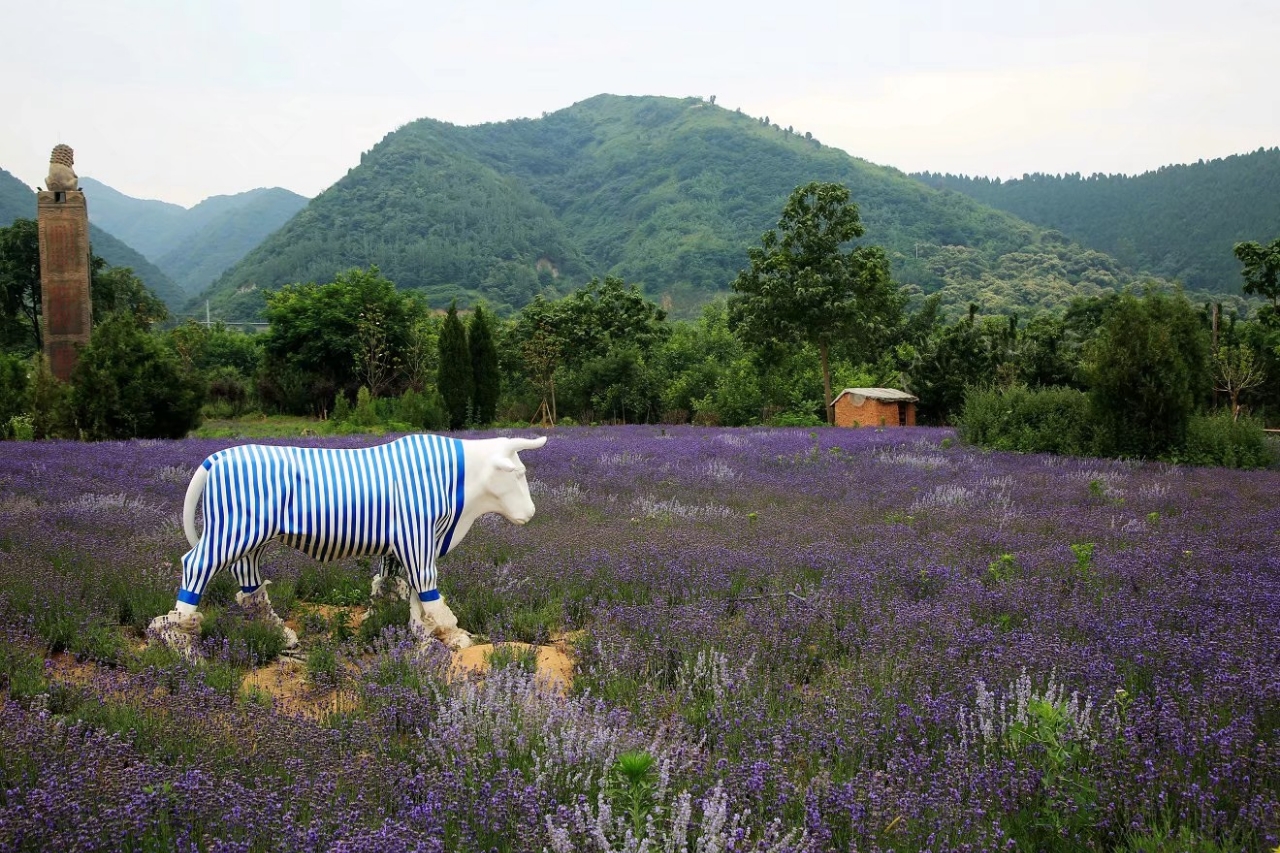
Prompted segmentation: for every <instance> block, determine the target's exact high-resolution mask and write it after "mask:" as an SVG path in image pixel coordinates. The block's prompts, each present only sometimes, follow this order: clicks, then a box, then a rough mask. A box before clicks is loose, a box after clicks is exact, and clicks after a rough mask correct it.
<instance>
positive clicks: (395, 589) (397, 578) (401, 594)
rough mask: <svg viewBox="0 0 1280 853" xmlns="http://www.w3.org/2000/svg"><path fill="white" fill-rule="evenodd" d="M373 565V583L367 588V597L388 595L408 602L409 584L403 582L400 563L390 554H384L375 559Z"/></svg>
mask: <svg viewBox="0 0 1280 853" xmlns="http://www.w3.org/2000/svg"><path fill="white" fill-rule="evenodd" d="M373 565H374V567H375V569H376V570H375V571H374V573H373V582H372V583H371V584H370V586H369V597H370V598H377V597H378V596H379V595H389V596H393V597H395V598H398V599H400V600H401V601H408V600H409V584H408V583H406V582H405V579H404V573H403V570H404V567H403V566H401V565H400V561H399V560H397V559H396V558H395V557H394V556H392V555H391V554H385V555H383V556H380V557H375V558H374V562H373Z"/></svg>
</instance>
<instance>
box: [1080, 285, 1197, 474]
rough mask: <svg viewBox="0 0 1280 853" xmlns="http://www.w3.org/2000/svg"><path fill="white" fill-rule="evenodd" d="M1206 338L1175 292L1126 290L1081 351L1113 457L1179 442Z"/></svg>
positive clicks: (1149, 454) (1152, 453) (1155, 451)
mask: <svg viewBox="0 0 1280 853" xmlns="http://www.w3.org/2000/svg"><path fill="white" fill-rule="evenodd" d="M1209 364H1210V363H1209V336H1208V333H1207V332H1206V331H1205V329H1204V326H1203V325H1202V323H1201V321H1200V318H1199V316H1198V315H1197V313H1196V311H1195V309H1194V308H1193V307H1192V306H1191V303H1190V302H1188V301H1187V299H1186V297H1185V296H1183V295H1182V294H1180V293H1179V294H1175V295H1168V294H1164V293H1159V292H1154V291H1153V292H1148V293H1146V294H1144V295H1143V296H1141V297H1138V296H1135V295H1133V294H1131V293H1127V294H1125V295H1123V296H1121V297H1120V298H1119V299H1117V300H1116V302H1115V304H1114V306H1113V307H1112V308H1111V311H1110V312H1109V313H1108V314H1107V316H1106V318H1105V319H1104V320H1103V323H1102V327H1101V328H1100V329H1099V331H1098V335H1097V337H1096V338H1094V339H1093V340H1092V341H1091V342H1090V344H1089V345H1088V347H1087V349H1086V359H1085V375H1086V377H1087V378H1088V381H1089V396H1090V401H1091V403H1092V406H1093V410H1094V415H1095V417H1096V418H1098V420H1099V424H1100V425H1101V427H1102V428H1103V430H1104V440H1105V441H1106V442H1107V443H1108V444H1109V445H1110V446H1107V447H1103V448H1101V449H1102V450H1103V451H1104V452H1106V453H1109V454H1114V455H1117V456H1129V457H1141V458H1147V459H1151V458H1156V457H1159V456H1164V455H1167V454H1168V453H1170V452H1171V451H1174V450H1176V449H1178V448H1179V447H1181V446H1182V444H1183V441H1184V440H1185V438H1186V431H1187V424H1188V422H1189V421H1190V419H1191V415H1192V414H1193V413H1194V412H1195V409H1196V405H1197V403H1198V402H1199V401H1200V400H1201V399H1203V398H1204V396H1205V395H1206V394H1207V393H1208V391H1209V389H1210V386H1211V382H1212V374H1211V372H1210V366H1209Z"/></svg>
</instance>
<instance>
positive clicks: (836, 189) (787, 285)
mask: <svg viewBox="0 0 1280 853" xmlns="http://www.w3.org/2000/svg"><path fill="white" fill-rule="evenodd" d="M865 230H866V229H864V228H863V226H862V223H861V221H860V219H859V217H858V206H857V205H856V204H854V203H853V202H852V201H850V199H849V190H848V188H847V187H844V186H842V185H840V184H834V183H820V182H817V181H814V182H812V183H809V184H805V185H804V186H801V187H797V188H796V190H795V191H794V192H792V193H791V197H790V198H788V199H787V203H786V205H785V206H784V207H783V209H782V218H781V219H779V220H778V227H777V228H776V229H771V230H769V231H766V232H765V233H764V235H763V236H762V237H761V238H760V245H759V246H756V247H753V248H751V249H749V250H748V252H747V256H748V258H749V259H750V261H751V266H750V268H749V269H746V270H743V271H741V272H740V273H738V277H737V278H736V279H734V281H733V290H734V296H733V297H731V299H730V312H731V316H732V318H733V321H734V324H735V327H736V328H737V329H738V330H739V331H740V332H741V333H742V334H743V335H744V337H745V338H746V339H747V340H749V341H753V342H758V343H762V342H765V341H777V342H779V343H807V344H811V345H813V346H814V347H815V348H816V349H817V350H818V354H819V358H820V360H821V364H822V382H823V402H824V403H825V404H826V408H827V418H828V420H830V418H831V364H830V352H831V346H832V344H834V343H836V342H837V341H843V340H848V339H851V338H852V339H855V340H856V339H857V338H860V337H869V336H870V335H871V333H872V332H873V331H874V330H875V329H877V328H879V327H882V326H884V325H885V322H886V318H888V317H889V315H891V314H892V313H894V312H895V310H898V311H900V310H901V308H900V303H899V302H898V300H897V298H896V297H897V294H896V292H895V289H894V287H893V284H892V281H891V280H890V278H889V261H888V258H887V257H886V256H885V253H884V251H883V250H882V249H880V248H879V247H876V246H858V247H853V248H850V247H849V246H848V244H849V242H850V241H851V240H853V239H855V238H857V237H861V236H862V234H863V233H864V231H865Z"/></svg>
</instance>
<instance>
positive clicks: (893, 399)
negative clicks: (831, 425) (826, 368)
mask: <svg viewBox="0 0 1280 853" xmlns="http://www.w3.org/2000/svg"><path fill="white" fill-rule="evenodd" d="M919 400H920V398H919V397H913V396H912V395H910V394H908V393H907V392H906V391H898V390H897V389H894V388H846V389H844V390H843V391H841V392H840V394H839V396H837V397H836V398H835V399H834V400H832V401H831V407H832V408H833V409H834V410H835V417H834V418H833V420H834V422H835V425H836V426H842V427H853V426H870V427H882V426H915V425H916V403H918V402H919Z"/></svg>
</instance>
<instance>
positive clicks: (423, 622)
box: [409, 596, 472, 652]
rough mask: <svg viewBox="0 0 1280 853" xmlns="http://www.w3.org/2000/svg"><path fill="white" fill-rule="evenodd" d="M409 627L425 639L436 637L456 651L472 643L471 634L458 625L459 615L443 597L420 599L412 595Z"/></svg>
mask: <svg viewBox="0 0 1280 853" xmlns="http://www.w3.org/2000/svg"><path fill="white" fill-rule="evenodd" d="M409 627H410V628H411V629H412V630H413V633H415V634H416V635H418V637H420V638H422V639H423V640H427V639H431V638H435V639H437V640H439V641H440V642H442V643H444V644H445V645H446V646H448V647H449V648H450V649H451V650H452V651H455V652H456V651H458V650H459V649H465V648H467V647H468V646H470V645H471V644H472V642H471V635H470V634H468V633H467V632H466V631H464V630H462V629H461V628H459V627H458V617H457V616H455V615H454V614H453V611H452V610H450V609H449V606H448V605H447V604H445V603H444V598H443V597H441V598H437V599H436V600H435V601H420V600H418V598H417V596H410V598H409Z"/></svg>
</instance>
